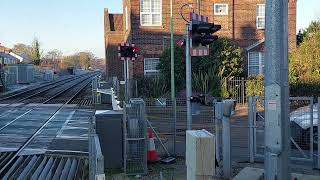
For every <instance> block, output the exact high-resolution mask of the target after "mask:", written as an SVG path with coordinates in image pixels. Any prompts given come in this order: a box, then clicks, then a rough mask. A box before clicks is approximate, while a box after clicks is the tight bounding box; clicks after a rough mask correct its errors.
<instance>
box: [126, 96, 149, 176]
mask: <svg viewBox="0 0 320 180" xmlns="http://www.w3.org/2000/svg"><path fill="white" fill-rule="evenodd" d="M124 111H125V112H124V115H125V116H124V134H125V141H124V171H125V173H126V174H129V175H136V174H146V173H147V171H148V169H147V137H146V122H145V108H144V102H143V100H142V99H131V100H130V102H129V103H128V104H125V108H124Z"/></svg>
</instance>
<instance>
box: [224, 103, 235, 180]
mask: <svg viewBox="0 0 320 180" xmlns="http://www.w3.org/2000/svg"><path fill="white" fill-rule="evenodd" d="M234 102H235V101H234V100H224V101H223V102H222V104H223V108H222V110H223V118H222V127H223V129H222V144H223V148H222V151H223V176H224V177H225V178H227V179H229V178H231V175H232V164H231V145H230V141H231V137H230V117H231V116H232V114H233V112H234V110H235V109H234V108H235V107H234Z"/></svg>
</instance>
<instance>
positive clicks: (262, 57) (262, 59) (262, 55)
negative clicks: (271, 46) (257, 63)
mask: <svg viewBox="0 0 320 180" xmlns="http://www.w3.org/2000/svg"><path fill="white" fill-rule="evenodd" d="M260 55H261V65H263V66H264V52H262V53H261V54H260Z"/></svg>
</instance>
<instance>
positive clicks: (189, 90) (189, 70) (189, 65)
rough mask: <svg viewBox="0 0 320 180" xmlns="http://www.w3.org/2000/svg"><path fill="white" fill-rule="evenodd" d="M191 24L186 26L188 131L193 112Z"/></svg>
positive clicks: (190, 127)
mask: <svg viewBox="0 0 320 180" xmlns="http://www.w3.org/2000/svg"><path fill="white" fill-rule="evenodd" d="M189 31H190V24H189V23H188V24H187V25H186V96H187V130H191V129H192V112H191V101H190V100H191V96H192V85H191V72H192V71H191V56H190V41H189Z"/></svg>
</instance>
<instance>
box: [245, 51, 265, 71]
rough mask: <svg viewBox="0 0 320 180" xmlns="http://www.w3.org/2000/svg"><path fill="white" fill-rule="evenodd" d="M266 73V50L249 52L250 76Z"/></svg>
mask: <svg viewBox="0 0 320 180" xmlns="http://www.w3.org/2000/svg"><path fill="white" fill-rule="evenodd" d="M258 74H264V52H258V51H256V52H248V76H252V75H258Z"/></svg>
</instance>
